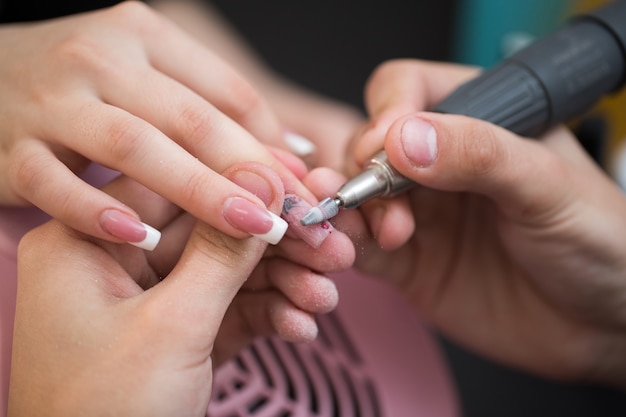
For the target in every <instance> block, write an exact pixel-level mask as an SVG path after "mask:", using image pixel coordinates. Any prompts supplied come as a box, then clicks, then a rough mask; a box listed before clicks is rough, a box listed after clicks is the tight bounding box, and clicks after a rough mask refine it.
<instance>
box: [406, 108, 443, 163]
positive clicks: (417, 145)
mask: <svg viewBox="0 0 626 417" xmlns="http://www.w3.org/2000/svg"><path fill="white" fill-rule="evenodd" d="M400 138H401V140H402V148H403V150H404V153H405V155H406V156H407V158H409V160H411V162H413V164H414V165H415V166H417V167H420V168H425V167H427V166H430V165H431V164H432V163H433V161H434V160H435V158H437V132H436V131H435V128H434V127H433V125H431V124H430V123H428V122H427V121H425V120H423V119H417V118H414V119H409V120H407V121H406V122H404V124H403V125H402V129H401V132H400Z"/></svg>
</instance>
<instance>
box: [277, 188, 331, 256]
mask: <svg viewBox="0 0 626 417" xmlns="http://www.w3.org/2000/svg"><path fill="white" fill-rule="evenodd" d="M311 207H312V206H311V205H310V204H309V203H307V202H306V201H304V200H303V199H302V198H300V197H299V196H297V195H295V194H287V195H285V202H284V204H283V214H282V216H283V218H284V219H285V220H287V223H289V226H290V230H292V231H293V232H294V234H296V235H297V236H298V237H299V238H300V239H302V240H304V241H305V242H306V243H308V244H309V246H312V247H314V248H319V247H320V246H321V245H322V243H323V242H324V240H326V238H327V237H328V236H329V235H330V234H331V233H332V232H333V230H334V227H333V226H332V225H331V224H330V222H328V220H324V221H323V222H321V223H319V224H314V225H312V226H302V224H300V219H301V218H302V216H304V215H305V214H306V213H307V212H308V211H309V210H310V209H311Z"/></svg>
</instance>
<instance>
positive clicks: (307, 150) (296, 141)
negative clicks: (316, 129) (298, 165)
mask: <svg viewBox="0 0 626 417" xmlns="http://www.w3.org/2000/svg"><path fill="white" fill-rule="evenodd" d="M285 142H286V143H287V146H289V149H291V151H292V152H293V153H295V154H296V155H299V156H306V155H310V154H312V153H313V152H315V144H314V143H313V142H311V141H310V140H308V139H306V138H305V137H304V136H301V135H298V134H297V133H293V132H286V133H285Z"/></svg>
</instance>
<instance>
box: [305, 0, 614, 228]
mask: <svg viewBox="0 0 626 417" xmlns="http://www.w3.org/2000/svg"><path fill="white" fill-rule="evenodd" d="M625 82H626V0H620V1H614V2H612V3H609V4H608V5H606V6H604V7H602V8H599V9H597V10H594V11H592V12H590V13H588V14H586V15H582V16H578V17H576V18H575V19H572V20H571V21H570V22H569V24H568V25H566V26H565V27H563V28H562V29H560V30H558V31H556V32H554V33H553V34H551V35H549V36H547V37H545V38H543V39H540V40H538V41H537V42H535V43H533V44H532V45H530V46H528V47H527V48H525V49H523V50H521V51H520V52H518V53H516V54H515V55H513V56H511V57H509V58H507V59H506V60H504V61H503V62H501V63H500V64H499V65H497V66H496V67H494V68H492V69H490V70H488V71H486V72H484V73H483V74H482V75H480V76H478V77H477V78H475V79H473V80H471V81H469V82H468V83H466V84H464V85H462V86H461V87H459V88H458V89H457V90H456V91H455V92H453V93H452V94H451V95H450V96H448V97H447V98H446V99H444V100H443V101H442V102H441V103H440V104H439V105H438V106H436V107H435V108H434V109H433V111H436V112H440V113H452V114H462V115H466V116H470V117H474V118H478V119H482V120H486V121H488V122H491V123H494V124H496V125H499V126H501V127H504V128H506V129H508V130H510V131H512V132H514V133H517V134H519V135H522V136H531V137H536V136H539V135H541V134H542V133H545V132H546V131H547V130H548V129H550V128H551V127H553V126H554V125H556V124H558V123H562V122H565V121H568V120H571V119H572V118H574V117H576V116H580V115H581V114H583V113H584V112H586V111H587V110H589V109H590V108H591V107H592V106H593V105H594V104H595V103H596V102H597V101H598V100H599V99H600V98H601V97H603V96H604V95H606V94H608V93H611V92H614V91H617V90H619V89H620V88H621V87H622V86H623V85H624V83H625ZM414 185H415V183H414V182H412V181H410V180H409V179H407V178H406V177H404V176H402V175H401V174H400V173H399V172H398V171H397V170H396V169H394V168H393V167H392V166H391V164H390V163H389V161H388V160H387V155H386V154H385V152H384V151H381V152H379V153H377V154H376V155H374V157H372V159H371V160H370V162H369V164H368V165H366V167H365V168H364V170H363V171H362V172H361V173H360V174H358V175H357V176H355V177H353V178H352V179H350V180H349V181H348V182H346V183H345V184H344V185H343V186H342V187H341V188H340V189H339V191H337V193H336V194H335V196H334V197H332V198H331V197H329V198H326V199H324V200H322V201H321V202H320V203H319V204H318V205H317V206H315V207H313V208H312V209H311V210H310V211H309V212H308V213H307V214H306V215H305V216H303V217H302V219H301V220H300V222H301V223H302V224H303V225H305V226H308V225H313V224H316V223H320V222H322V221H323V220H326V219H329V218H331V217H334V216H336V215H337V213H338V212H339V208H340V207H343V208H355V207H358V206H359V205H361V204H362V203H364V202H366V201H369V200H371V199H373V198H375V197H390V196H393V195H396V194H398V193H401V192H403V191H405V190H407V189H409V188H411V187H412V186H414Z"/></svg>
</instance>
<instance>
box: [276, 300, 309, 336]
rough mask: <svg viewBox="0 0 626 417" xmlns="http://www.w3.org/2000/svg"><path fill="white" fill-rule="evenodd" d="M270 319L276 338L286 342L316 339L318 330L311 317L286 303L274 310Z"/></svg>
mask: <svg viewBox="0 0 626 417" xmlns="http://www.w3.org/2000/svg"><path fill="white" fill-rule="evenodd" d="M270 319H271V320H272V324H273V326H274V328H275V329H276V333H277V334H278V336H280V338H281V339H283V340H285V341H287V342H292V343H302V342H311V341H313V340H315V339H316V338H317V335H318V332H319V330H318V327H317V323H316V322H315V318H314V317H313V315H312V314H310V313H307V312H305V311H302V310H299V309H298V308H296V307H295V306H293V305H291V304H289V303H287V302H285V303H282V304H281V305H280V306H277V307H276V308H274V309H273V310H272V311H271V313H270Z"/></svg>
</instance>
